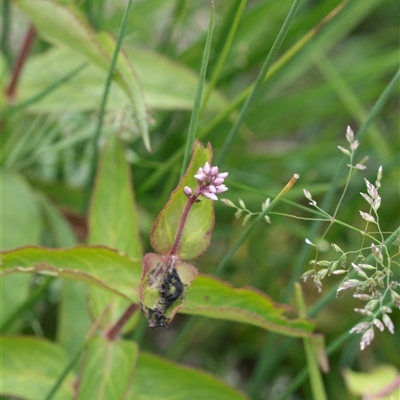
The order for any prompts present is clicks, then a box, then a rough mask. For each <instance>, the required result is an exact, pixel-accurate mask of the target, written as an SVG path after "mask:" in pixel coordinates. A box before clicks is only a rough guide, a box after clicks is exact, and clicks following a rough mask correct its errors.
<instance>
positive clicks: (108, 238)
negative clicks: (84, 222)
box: [88, 136, 142, 259]
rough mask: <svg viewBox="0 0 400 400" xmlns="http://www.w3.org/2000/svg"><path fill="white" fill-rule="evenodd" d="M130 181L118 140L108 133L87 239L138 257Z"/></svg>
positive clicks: (133, 201) (91, 207)
mask: <svg viewBox="0 0 400 400" xmlns="http://www.w3.org/2000/svg"><path fill="white" fill-rule="evenodd" d="M131 182H132V178H131V174H130V170H129V165H128V163H127V162H126V160H125V154H124V150H123V148H122V146H121V143H120V142H119V141H118V139H117V138H116V137H115V136H110V137H109V138H108V140H107V143H106V144H105V146H104V149H103V153H102V156H101V159H100V164H99V168H98V172H97V176H96V183H95V187H94V191H93V193H92V199H91V205H90V211H89V238H88V241H89V243H90V244H92V245H96V244H102V245H105V246H109V247H112V248H114V249H118V250H119V251H122V252H124V253H126V254H127V255H128V256H130V257H132V258H136V259H140V258H141V257H142V250H141V242H140V235H139V218H138V216H139V215H138V212H137V209H136V205H135V198H134V195H133V188H132V183H131Z"/></svg>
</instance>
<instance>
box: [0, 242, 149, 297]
mask: <svg viewBox="0 0 400 400" xmlns="http://www.w3.org/2000/svg"><path fill="white" fill-rule="evenodd" d="M1 257H2V259H1V267H0V268H1V274H2V275H6V274H9V273H13V272H26V273H42V274H45V275H53V276H58V277H60V278H68V279H73V280H77V281H81V282H85V283H87V284H90V285H97V286H99V287H101V288H103V289H106V290H108V291H110V292H112V293H115V294H117V295H119V296H122V297H123V298H125V299H127V301H128V302H129V301H134V302H136V303H138V299H139V296H138V288H139V282H140V273H141V266H140V263H139V262H138V261H135V260H132V259H131V258H129V257H128V256H126V255H123V254H119V253H117V252H116V251H115V250H112V249H108V248H106V247H104V246H92V247H89V246H76V247H73V248H70V249H49V248H45V247H22V248H18V249H15V250H10V251H6V252H4V253H2V255H1Z"/></svg>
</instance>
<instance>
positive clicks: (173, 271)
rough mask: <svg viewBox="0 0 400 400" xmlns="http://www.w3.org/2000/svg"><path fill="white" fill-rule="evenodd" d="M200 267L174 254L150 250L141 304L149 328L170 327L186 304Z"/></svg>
mask: <svg viewBox="0 0 400 400" xmlns="http://www.w3.org/2000/svg"><path fill="white" fill-rule="evenodd" d="M197 274H198V271H197V269H196V268H195V267H194V266H193V265H190V264H187V263H184V262H181V261H178V260H177V259H176V257H174V256H170V257H168V256H161V255H159V254H154V253H148V254H146V255H145V256H144V257H143V270H142V279H141V282H140V290H139V292H140V305H141V307H142V310H143V312H144V314H145V315H146V318H147V320H148V322H149V327H150V328H155V327H158V326H164V327H168V324H169V323H170V322H171V320H172V319H173V318H174V316H175V314H176V313H177V312H178V310H179V309H180V308H181V307H182V306H183V303H184V301H185V298H186V295H187V291H188V287H189V286H190V284H191V283H192V282H193V279H194V278H195V277H196V276H197Z"/></svg>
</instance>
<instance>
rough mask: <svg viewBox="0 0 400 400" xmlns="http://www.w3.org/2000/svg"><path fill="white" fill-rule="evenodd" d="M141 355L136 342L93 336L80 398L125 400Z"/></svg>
mask: <svg viewBox="0 0 400 400" xmlns="http://www.w3.org/2000/svg"><path fill="white" fill-rule="evenodd" d="M137 357H138V346H137V344H136V343H135V342H128V341H125V340H118V341H108V340H106V339H104V338H102V337H93V338H91V339H90V341H89V343H88V348H87V353H86V355H85V364H84V368H83V376H82V380H81V383H80V385H79V397H78V400H86V399H104V400H122V399H124V398H125V396H124V395H125V393H126V391H127V390H128V388H129V387H130V385H131V383H132V379H133V377H134V370H135V367H136V361H137Z"/></svg>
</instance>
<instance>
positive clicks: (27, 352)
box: [0, 336, 74, 400]
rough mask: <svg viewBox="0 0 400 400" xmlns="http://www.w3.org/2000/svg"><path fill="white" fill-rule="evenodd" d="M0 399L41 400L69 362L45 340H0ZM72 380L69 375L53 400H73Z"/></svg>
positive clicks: (52, 344)
mask: <svg viewBox="0 0 400 400" xmlns="http://www.w3.org/2000/svg"><path fill="white" fill-rule="evenodd" d="M0 360H1V385H0V395H2V396H13V398H14V397H18V398H21V399H27V400H43V399H44V398H46V395H47V394H48V393H49V392H50V390H51V389H52V388H53V386H54V384H55V383H56V381H57V379H58V378H59V377H60V375H61V374H62V373H63V371H64V369H65V367H66V366H67V364H68V362H69V360H68V357H67V354H66V353H65V351H64V350H63V349H62V348H61V347H60V346H58V345H56V344H54V343H51V342H49V341H47V340H43V339H37V338H30V337H23V336H18V337H11V336H4V337H2V338H1V346H0ZM73 380H74V377H73V376H72V375H71V374H69V375H68V376H67V377H66V379H65V380H64V381H63V383H62V385H61V386H60V387H59V389H58V391H57V393H56V394H55V395H54V396H53V398H52V399H53V400H72V399H73V397H74V394H73Z"/></svg>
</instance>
